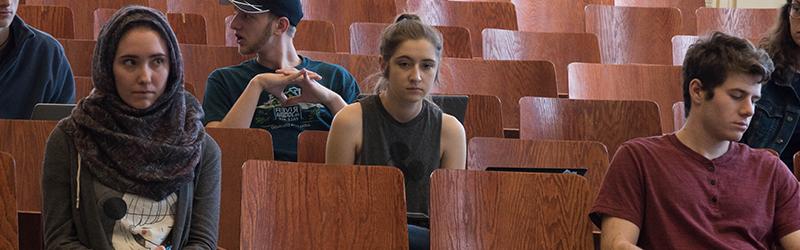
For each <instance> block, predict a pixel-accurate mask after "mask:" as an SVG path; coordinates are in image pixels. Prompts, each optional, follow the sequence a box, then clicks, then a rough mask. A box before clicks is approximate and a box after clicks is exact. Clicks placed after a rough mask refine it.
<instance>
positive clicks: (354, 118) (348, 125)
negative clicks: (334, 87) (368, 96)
mask: <svg viewBox="0 0 800 250" xmlns="http://www.w3.org/2000/svg"><path fill="white" fill-rule="evenodd" d="M361 113H362V112H361V103H357V102H356V103H353V104H350V105H347V106H345V107H344V108H342V110H339V112H338V113H336V116H335V117H334V118H333V126H335V127H340V128H343V129H347V130H351V129H356V128H361Z"/></svg>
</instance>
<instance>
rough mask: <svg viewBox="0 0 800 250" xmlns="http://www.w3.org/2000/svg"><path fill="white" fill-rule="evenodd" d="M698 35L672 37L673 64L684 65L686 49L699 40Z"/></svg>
mask: <svg viewBox="0 0 800 250" xmlns="http://www.w3.org/2000/svg"><path fill="white" fill-rule="evenodd" d="M698 39H700V38H699V37H698V36H673V37H672V64H673V65H683V59H684V58H686V51H687V50H689V46H692V44H694V43H695V42H697V40H698Z"/></svg>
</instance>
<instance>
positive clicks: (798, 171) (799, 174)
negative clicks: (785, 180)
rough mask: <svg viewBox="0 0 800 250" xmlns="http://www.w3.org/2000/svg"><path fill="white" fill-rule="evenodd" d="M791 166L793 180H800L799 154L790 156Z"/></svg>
mask: <svg viewBox="0 0 800 250" xmlns="http://www.w3.org/2000/svg"><path fill="white" fill-rule="evenodd" d="M792 164H793V165H794V169H793V173H792V174H794V178H795V179H798V180H800V168H798V167H800V152H797V153H794V155H792Z"/></svg>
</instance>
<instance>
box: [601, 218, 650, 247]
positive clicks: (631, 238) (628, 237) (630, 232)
mask: <svg viewBox="0 0 800 250" xmlns="http://www.w3.org/2000/svg"><path fill="white" fill-rule="evenodd" d="M601 228H602V229H603V231H602V233H601V234H600V249H603V250H607V249H614V250H626V249H641V248H639V247H637V246H636V242H637V241H638V238H639V227H637V226H636V224H633V223H632V222H630V221H627V220H625V219H620V218H617V217H611V216H603V226H602V227H601Z"/></svg>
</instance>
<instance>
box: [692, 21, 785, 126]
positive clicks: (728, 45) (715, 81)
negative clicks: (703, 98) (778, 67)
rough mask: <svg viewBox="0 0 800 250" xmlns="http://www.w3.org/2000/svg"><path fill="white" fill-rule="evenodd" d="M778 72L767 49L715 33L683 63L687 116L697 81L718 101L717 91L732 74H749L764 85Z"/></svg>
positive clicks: (694, 45)
mask: <svg viewBox="0 0 800 250" xmlns="http://www.w3.org/2000/svg"><path fill="white" fill-rule="evenodd" d="M774 69H775V67H774V65H773V64H772V60H771V59H770V58H769V55H767V52H766V51H764V50H763V49H758V48H756V47H755V46H753V44H751V43H750V42H748V41H747V40H745V39H742V38H738V37H735V36H731V35H728V34H725V33H722V32H714V33H712V34H711V35H710V36H708V37H705V38H703V39H701V40H699V41H697V42H696V43H694V44H692V45H691V46H690V47H689V50H688V51H686V58H685V59H684V60H683V104H684V108H685V109H686V114H687V115H688V114H689V110H690V109H691V107H692V100H691V97H690V96H689V83H691V82H692V80H694V79H698V80H700V82H702V83H703V84H702V86H701V88H702V89H703V90H704V91H706V92H707V93H708V96H707V99H711V98H713V97H714V89H715V88H716V87H718V86H720V85H722V83H724V82H725V80H726V79H727V78H728V75H729V74H730V73H745V74H749V75H755V76H759V77H761V80H760V81H759V82H760V83H763V82H765V81H767V80H769V77H770V74H772V71H773V70H774Z"/></svg>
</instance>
